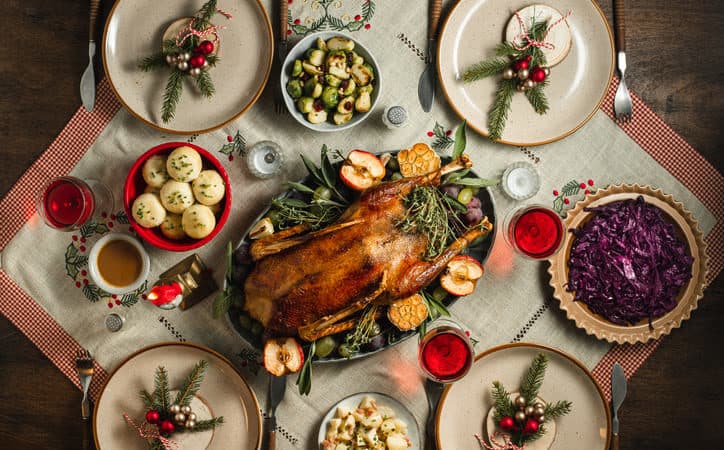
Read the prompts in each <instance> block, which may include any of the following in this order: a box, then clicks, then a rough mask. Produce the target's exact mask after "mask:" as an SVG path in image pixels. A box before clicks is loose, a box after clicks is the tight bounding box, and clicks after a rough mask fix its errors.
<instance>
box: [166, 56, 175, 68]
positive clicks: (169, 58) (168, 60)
mask: <svg viewBox="0 0 724 450" xmlns="http://www.w3.org/2000/svg"><path fill="white" fill-rule="evenodd" d="M177 62H178V61H177V60H176V55H170V54H169V55H166V64H168V65H170V66H172V65H174V64H176V63H177Z"/></svg>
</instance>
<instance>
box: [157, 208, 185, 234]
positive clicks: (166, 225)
mask: <svg viewBox="0 0 724 450" xmlns="http://www.w3.org/2000/svg"><path fill="white" fill-rule="evenodd" d="M161 233H163V235H164V236H166V237H167V238H169V239H174V240H180V239H183V238H185V237H186V233H184V229H183V226H181V216H180V215H179V214H166V218H165V219H163V222H162V223H161Z"/></svg>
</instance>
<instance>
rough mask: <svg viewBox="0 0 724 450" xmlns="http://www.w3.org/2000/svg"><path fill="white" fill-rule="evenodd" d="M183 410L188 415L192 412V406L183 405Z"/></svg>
mask: <svg viewBox="0 0 724 450" xmlns="http://www.w3.org/2000/svg"><path fill="white" fill-rule="evenodd" d="M181 412H182V413H184V414H186V415H188V414H190V413H191V407H190V406H188V405H185V406H182V407H181Z"/></svg>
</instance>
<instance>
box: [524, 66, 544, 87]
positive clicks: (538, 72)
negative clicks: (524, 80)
mask: <svg viewBox="0 0 724 450" xmlns="http://www.w3.org/2000/svg"><path fill="white" fill-rule="evenodd" d="M528 78H530V79H531V80H533V81H535V82H536V83H540V82H541V81H543V80H545V79H546V73H545V71H544V70H543V69H542V68H541V67H540V66H535V67H533V68H532V69H531V70H530V74H529V75H528Z"/></svg>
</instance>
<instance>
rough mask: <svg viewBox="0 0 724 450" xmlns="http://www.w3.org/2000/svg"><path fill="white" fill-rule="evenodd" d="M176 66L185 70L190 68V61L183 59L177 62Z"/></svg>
mask: <svg viewBox="0 0 724 450" xmlns="http://www.w3.org/2000/svg"><path fill="white" fill-rule="evenodd" d="M176 67H177V68H178V70H180V71H182V72H185V71H187V70H188V68H189V63H187V62H186V61H181V62H180V63H178V64H176Z"/></svg>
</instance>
